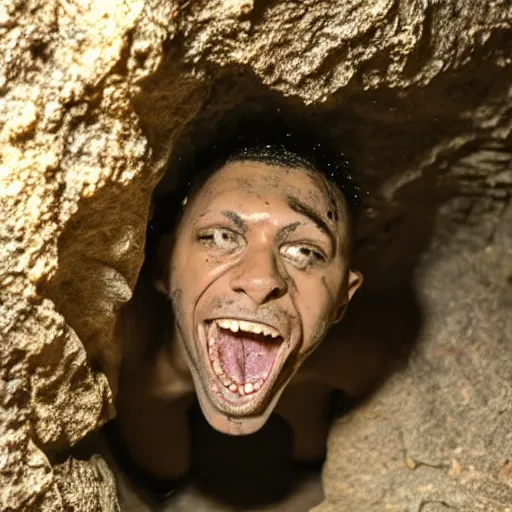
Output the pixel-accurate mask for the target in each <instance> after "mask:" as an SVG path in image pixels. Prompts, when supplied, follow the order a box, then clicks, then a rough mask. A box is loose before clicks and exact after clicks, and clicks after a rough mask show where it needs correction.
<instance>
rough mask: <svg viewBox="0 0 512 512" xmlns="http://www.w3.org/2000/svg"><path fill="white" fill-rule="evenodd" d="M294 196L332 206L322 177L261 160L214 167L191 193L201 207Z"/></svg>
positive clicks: (312, 203)
mask: <svg viewBox="0 0 512 512" xmlns="http://www.w3.org/2000/svg"><path fill="white" fill-rule="evenodd" d="M290 197H292V198H296V199H299V200H301V201H303V202H306V203H308V204H310V205H314V206H316V207H317V208H322V209H325V210H326V212H327V210H329V209H333V208H334V207H335V205H333V204H331V200H330V198H329V195H328V193H327V188H326V185H325V184H324V182H323V181H322V178H321V177H319V176H316V175H315V173H312V172H310V171H306V170H303V169H297V168H288V167H283V166H279V165H271V164H268V163H263V162H251V161H243V162H232V163H229V164H227V165H225V166H224V167H222V168H221V169H219V170H218V171H216V172H215V173H214V174H213V175H212V176H210V177H209V178H208V180H207V181H206V182H205V183H204V185H203V186H202V187H201V188H200V189H199V190H198V191H197V192H196V194H195V195H194V203H195V204H196V205H197V206H201V207H203V208H205V207H208V206H213V205H214V204H217V203H224V202H226V201H228V202H231V203H234V204H237V203H240V206H242V205H243V206H245V207H250V204H248V203H247V202H246V201H247V200H252V201H258V200H259V201H267V200H268V199H271V198H273V199H276V198H278V199H282V200H283V201H285V202H286V200H287V199H288V198H290Z"/></svg>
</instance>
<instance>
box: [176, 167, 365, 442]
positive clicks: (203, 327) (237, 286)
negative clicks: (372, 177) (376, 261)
mask: <svg viewBox="0 0 512 512" xmlns="http://www.w3.org/2000/svg"><path fill="white" fill-rule="evenodd" d="M348 236H349V233H348V220H347V210H346V207H345V205H344V204H339V205H337V206H336V205H333V204H331V203H330V201H329V199H328V197H327V194H326V193H325V190H324V187H323V186H322V184H321V181H320V180H319V179H317V177H313V176H312V175H311V174H310V173H307V172H305V171H304V170H300V169H288V168H283V167H278V166H271V165H268V164H264V163H257V162H235V163H230V164H228V165H226V166H225V167H223V168H222V169H220V170H219V171H217V172H216V173H215V174H214V175H213V176H212V177H210V178H209V179H208V181H207V182H206V183H205V184H204V185H203V186H202V187H201V189H200V190H199V191H198V192H197V193H196V194H195V195H194V196H192V197H191V198H189V201H188V203H187V205H186V207H185V211H184V214H183V217H182V219H181V222H180V224H179V226H178V228H177V233H176V239H175V243H174V248H173V251H172V254H171V260H170V272H169V274H170V275H169V282H168V286H167V289H169V290H170V295H171V298H172V301H173V306H174V314H175V319H176V330H177V333H176V336H177V338H178V340H179V343H182V344H183V346H184V349H185V353H186V357H187V360H188V365H189V368H190V371H191V373H192V376H193V380H194V384H195V388H196V392H197V395H198V398H199V402H200V404H201V408H202V410H203V413H204V414H205V416H206V418H207V419H208V421H209V423H210V424H211V425H212V426H213V427H214V428H216V429H218V430H220V431H221V432H225V433H228V434H250V433H252V432H254V431H256V430H258V429H259V428H261V427H262V426H263V424H264V423H265V421H266V420H267V419H268V417H269V415H270V413H271V412H272V410H273V408H274V407H275V405H276V403H277V401H278V399H279V397H280V395H281V393H282V391H283V389H284V388H285V386H286V384H287V383H288V382H289V380H290V379H291V377H292V376H293V374H294V373H295V372H296V371H297V369H298V368H299V367H300V366H301V364H302V363H303V362H304V360H305V359H306V358H307V357H308V355H309V354H311V352H312V351H313V350H314V349H315V348H316V347H317V346H318V344H319V343H320V342H321V340H322V339H323V337H324V336H325V334H326V332H327V330H328V328H329V327H330V326H331V325H332V323H333V322H334V321H335V320H336V319H337V316H338V315H339V313H340V311H341V310H342V309H343V307H344V306H345V305H346V304H347V303H348V301H349V300H350V298H351V296H352V294H353V293H354V292H355V290H356V289H357V288H358V287H359V285H360V283H361V276H360V274H359V273H357V272H352V271H350V270H349V267H348V260H347V256H348V245H349V240H348Z"/></svg>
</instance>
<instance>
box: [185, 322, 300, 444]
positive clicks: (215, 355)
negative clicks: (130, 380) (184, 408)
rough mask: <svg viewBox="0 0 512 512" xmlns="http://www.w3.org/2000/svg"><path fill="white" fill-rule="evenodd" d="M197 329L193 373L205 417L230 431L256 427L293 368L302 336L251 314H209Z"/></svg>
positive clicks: (268, 412) (237, 432)
mask: <svg viewBox="0 0 512 512" xmlns="http://www.w3.org/2000/svg"><path fill="white" fill-rule="evenodd" d="M196 332H197V338H196V340H197V348H198V350H197V352H196V354H197V356H198V361H196V363H197V364H195V365H193V366H194V367H195V370H196V371H192V375H193V379H194V384H195V388H196V392H197V396H198V400H199V404H200V406H201V410H202V411H203V414H204V416H205V417H206V419H207V421H208V422H209V423H210V425H211V426H212V427H213V428H215V429H216V430H218V431H220V432H222V433H225V434H229V435H248V434H252V433H254V432H256V431H258V430H259V429H261V428H262V427H263V425H265V423H266V422H267V420H268V418H269V417H270V415H271V414H272V411H273V410H274V408H275V406H276V405H277V402H278V400H279V398H280V396H281V394H282V392H283V391H284V389H285V387H286V385H287V383H288V382H289V381H290V379H291V378H292V376H293V374H294V373H295V371H294V369H295V368H294V367H295V366H296V365H294V364H293V361H294V360H295V356H296V354H297V349H298V347H299V344H300V339H301V336H300V335H298V334H296V335H295V336H294V335H293V334H290V329H289V327H288V325H270V324H267V323H262V322H258V321H255V320H254V319H247V318H244V319H242V318H237V319H234V318H216V319H208V320H206V321H203V322H201V323H200V324H199V326H198V328H197V331H196Z"/></svg>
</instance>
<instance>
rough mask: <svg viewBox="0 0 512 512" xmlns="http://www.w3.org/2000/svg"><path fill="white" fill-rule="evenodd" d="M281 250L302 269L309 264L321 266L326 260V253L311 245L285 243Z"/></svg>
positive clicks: (282, 253)
mask: <svg viewBox="0 0 512 512" xmlns="http://www.w3.org/2000/svg"><path fill="white" fill-rule="evenodd" d="M279 252H280V254H281V255H282V256H284V257H285V258H286V259H288V260H290V261H291V262H292V263H293V264H294V265H295V266H296V267H297V268H299V269H301V270H304V269H306V268H307V267H309V266H319V265H322V264H324V263H325V262H326V257H325V256H324V254H323V253H322V252H321V251H319V250H317V249H314V248H313V247H311V246H309V245H299V244H295V245H284V246H283V247H281V249H280V251H279Z"/></svg>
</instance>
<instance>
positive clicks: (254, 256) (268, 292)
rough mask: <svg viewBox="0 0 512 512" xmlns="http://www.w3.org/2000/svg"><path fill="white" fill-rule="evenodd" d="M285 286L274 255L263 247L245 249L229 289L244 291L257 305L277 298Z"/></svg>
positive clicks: (284, 280) (283, 291) (282, 293)
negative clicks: (245, 251)
mask: <svg viewBox="0 0 512 512" xmlns="http://www.w3.org/2000/svg"><path fill="white" fill-rule="evenodd" d="M287 288H288V285H287V282H286V279H285V278H284V277H283V275H282V274H281V272H280V269H279V268H278V265H277V261H276V258H275V255H274V254H273V253H272V251H270V250H264V249H261V250H252V251H251V250H249V251H247V253H246V254H245V255H244V259H243V260H242V261H241V262H240V264H239V265H237V267H236V273H235V274H234V275H233V277H232V279H231V289H232V290H233V291H235V292H237V293H244V294H245V295H247V296H248V297H249V298H251V299H252V300H253V301H254V302H255V303H256V304H257V305H258V306H260V305H263V304H265V303H267V302H270V301H272V300H276V299H279V298H280V297H282V296H283V295H284V294H285V293H286V291H287Z"/></svg>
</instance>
